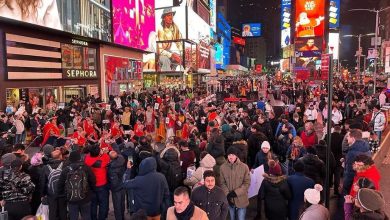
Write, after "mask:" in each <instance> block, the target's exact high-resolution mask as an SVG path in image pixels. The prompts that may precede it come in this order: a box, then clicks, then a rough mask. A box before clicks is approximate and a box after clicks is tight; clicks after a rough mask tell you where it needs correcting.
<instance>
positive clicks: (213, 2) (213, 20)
mask: <svg viewBox="0 0 390 220" xmlns="http://www.w3.org/2000/svg"><path fill="white" fill-rule="evenodd" d="M209 6H210V27H211V29H212V30H213V31H214V32H217V0H210V5H209Z"/></svg>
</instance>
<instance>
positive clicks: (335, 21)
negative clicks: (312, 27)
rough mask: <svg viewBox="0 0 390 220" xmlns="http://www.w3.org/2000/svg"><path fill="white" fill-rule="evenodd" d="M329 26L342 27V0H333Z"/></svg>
mask: <svg viewBox="0 0 390 220" xmlns="http://www.w3.org/2000/svg"><path fill="white" fill-rule="evenodd" d="M329 27H330V28H338V27H340V0H331V1H330V7H329Z"/></svg>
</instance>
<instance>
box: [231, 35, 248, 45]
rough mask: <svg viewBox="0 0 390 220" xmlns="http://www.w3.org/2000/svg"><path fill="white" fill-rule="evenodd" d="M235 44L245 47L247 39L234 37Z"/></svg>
mask: <svg viewBox="0 0 390 220" xmlns="http://www.w3.org/2000/svg"><path fill="white" fill-rule="evenodd" d="M233 43H235V44H238V45H242V46H245V39H244V38H241V37H233Z"/></svg>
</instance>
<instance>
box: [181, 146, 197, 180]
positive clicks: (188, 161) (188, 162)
mask: <svg viewBox="0 0 390 220" xmlns="http://www.w3.org/2000/svg"><path fill="white" fill-rule="evenodd" d="M179 147H180V164H181V172H182V174H183V177H185V176H186V174H187V169H188V168H189V167H190V166H195V163H196V156H195V153H194V151H192V150H190V148H189V146H188V142H187V141H184V140H182V141H179Z"/></svg>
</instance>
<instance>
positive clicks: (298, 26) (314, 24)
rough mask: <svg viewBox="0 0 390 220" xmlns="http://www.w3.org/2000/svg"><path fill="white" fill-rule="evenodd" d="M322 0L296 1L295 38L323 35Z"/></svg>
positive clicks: (323, 4)
mask: <svg viewBox="0 0 390 220" xmlns="http://www.w3.org/2000/svg"><path fill="white" fill-rule="evenodd" d="M324 17H325V1H324V0H296V5H295V22H296V23H295V36H296V37H314V36H323V35H324Z"/></svg>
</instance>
